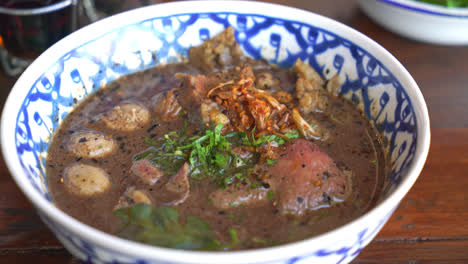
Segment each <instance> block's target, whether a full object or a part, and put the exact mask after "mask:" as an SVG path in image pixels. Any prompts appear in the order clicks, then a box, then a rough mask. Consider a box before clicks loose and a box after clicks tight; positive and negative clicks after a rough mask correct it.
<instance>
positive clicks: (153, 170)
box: [130, 159, 164, 185]
mask: <svg viewBox="0 0 468 264" xmlns="http://www.w3.org/2000/svg"><path fill="white" fill-rule="evenodd" d="M130 170H131V172H133V174H135V175H136V176H138V177H139V178H140V180H142V181H143V182H144V183H147V184H149V185H153V184H155V183H156V182H157V181H158V180H159V179H160V178H161V177H162V176H164V172H163V171H162V170H161V169H160V168H158V167H157V166H155V165H153V163H151V161H149V160H147V159H142V160H137V161H134V162H133V164H132V167H131V169H130Z"/></svg>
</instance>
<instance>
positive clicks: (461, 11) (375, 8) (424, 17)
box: [359, 0, 468, 45]
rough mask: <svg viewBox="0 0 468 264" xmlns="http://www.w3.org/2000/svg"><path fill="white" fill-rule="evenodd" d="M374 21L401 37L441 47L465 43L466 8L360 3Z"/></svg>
mask: <svg viewBox="0 0 468 264" xmlns="http://www.w3.org/2000/svg"><path fill="white" fill-rule="evenodd" d="M359 4H360V6H361V9H362V10H363V11H364V12H365V13H366V14H367V15H368V16H369V17H370V18H372V19H373V20H374V21H375V22H377V23H378V24H380V25H381V26H383V27H385V28H386V29H388V30H390V31H393V32H395V33H397V34H401V35H402V36H404V37H407V38H410V39H413V40H417V41H422V42H428V43H434V44H443V45H467V44H468V8H466V7H464V8H463V7H459V8H447V7H444V6H439V5H434V4H428V3H425V2H419V1H416V0H359Z"/></svg>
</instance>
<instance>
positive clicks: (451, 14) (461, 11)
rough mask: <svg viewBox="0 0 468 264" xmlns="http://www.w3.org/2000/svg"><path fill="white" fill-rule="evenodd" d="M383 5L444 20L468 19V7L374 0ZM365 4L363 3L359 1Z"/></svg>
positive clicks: (401, 0) (414, 1)
mask: <svg viewBox="0 0 468 264" xmlns="http://www.w3.org/2000/svg"><path fill="white" fill-rule="evenodd" d="M376 1H378V2H382V3H384V4H387V5H390V6H394V7H398V8H402V9H405V10H409V11H414V12H417V13H421V14H426V15H432V16H439V17H446V18H458V19H465V18H468V7H451V8H447V7H443V6H439V5H435V4H430V3H426V2H419V1H416V0H376ZM361 2H363V3H365V1H361Z"/></svg>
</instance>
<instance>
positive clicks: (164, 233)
mask: <svg viewBox="0 0 468 264" xmlns="http://www.w3.org/2000/svg"><path fill="white" fill-rule="evenodd" d="M114 214H115V215H116V216H117V217H118V218H119V219H120V220H121V221H122V223H123V228H122V229H121V230H120V232H118V235H119V236H121V237H123V238H127V239H131V240H135V241H138V242H142V243H146V244H150V245H154V246H161V247H168V248H176V249H189V250H217V249H219V248H222V245H221V244H220V242H219V241H217V240H216V239H215V237H214V233H213V232H212V231H211V228H210V226H209V225H208V224H207V223H205V222H203V221H202V220H200V219H198V218H196V217H193V216H187V218H186V219H185V224H184V225H181V224H180V222H179V214H178V212H177V210H176V209H175V208H172V207H159V208H154V207H152V206H150V205H147V204H137V205H134V206H131V207H126V208H121V209H119V210H116V211H115V212H114Z"/></svg>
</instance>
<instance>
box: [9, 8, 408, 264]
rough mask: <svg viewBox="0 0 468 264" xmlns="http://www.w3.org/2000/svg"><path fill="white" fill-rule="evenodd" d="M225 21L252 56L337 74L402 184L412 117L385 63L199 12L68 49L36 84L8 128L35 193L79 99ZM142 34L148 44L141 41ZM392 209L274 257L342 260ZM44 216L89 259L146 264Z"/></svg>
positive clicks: (282, 26) (334, 44)
mask: <svg viewBox="0 0 468 264" xmlns="http://www.w3.org/2000/svg"><path fill="white" fill-rule="evenodd" d="M228 26H232V27H234V28H235V30H236V38H237V40H238V42H239V43H240V45H241V47H242V48H243V49H244V51H245V52H246V53H247V54H248V55H249V56H251V57H253V58H263V59H265V60H267V61H269V62H271V63H275V64H278V65H280V66H283V67H290V66H292V65H293V64H294V62H295V61H296V60H297V59H298V58H301V59H302V60H303V61H306V62H308V63H309V64H310V65H312V66H313V67H314V68H315V69H316V70H317V72H319V73H320V74H321V75H322V76H323V77H324V78H326V79H330V78H331V77H333V76H334V75H336V74H337V75H338V76H339V80H340V82H341V83H342V88H341V93H342V94H343V95H344V96H345V97H346V98H349V99H350V100H352V101H353V102H355V103H356V104H357V105H358V106H359V107H361V108H362V109H363V111H364V112H365V113H366V114H367V116H368V117H369V118H370V119H371V120H372V121H373V122H375V124H376V126H377V127H378V128H379V130H380V131H381V132H382V133H383V135H384V136H385V138H386V140H387V141H388V144H389V152H390V154H391V160H392V164H393V168H392V169H393V170H392V171H393V173H392V175H391V178H390V179H388V180H389V181H390V186H393V187H395V186H397V185H398V184H399V182H400V180H401V177H402V173H403V172H404V171H405V169H406V168H408V166H409V165H410V164H411V162H412V160H413V157H414V153H415V148H416V142H417V133H416V117H415V113H414V110H413V107H412V104H411V101H410V99H409V97H408V95H407V94H406V92H405V90H404V88H403V87H402V86H401V84H400V82H399V81H398V80H397V79H396V78H395V77H394V76H393V75H392V73H391V72H390V71H389V70H388V69H387V68H386V67H385V65H383V64H382V63H381V62H380V61H379V60H378V59H376V58H375V57H373V56H372V54H370V53H369V52H367V51H366V50H364V49H363V48H361V47H359V46H357V45H356V44H354V43H353V42H351V41H349V40H347V39H344V38H342V37H339V36H337V35H335V34H333V33H331V32H329V31H327V30H326V29H323V28H318V27H314V26H312V25H307V24H303V23H299V22H295V21H290V20H281V19H276V18H272V17H267V16H260V15H253V14H252V15H245V14H236V13H206V14H184V15H177V16H169V17H157V18H153V19H149V20H145V21H141V22H139V23H137V24H132V25H128V26H125V27H123V28H120V29H118V30H114V31H112V32H109V33H107V34H105V35H103V36H100V37H99V38H97V39H95V40H93V41H91V42H88V43H86V44H84V45H82V46H79V47H77V48H75V49H73V50H70V51H69V52H68V53H67V54H65V55H64V56H62V57H61V58H60V59H59V60H58V61H57V62H56V63H55V64H54V65H52V66H51V67H50V68H48V69H47V70H45V72H44V74H43V75H42V76H41V77H40V78H38V79H37V80H35V82H34V85H33V86H32V87H31V89H30V91H29V93H28V95H27V97H26V98H25V100H24V101H23V103H22V106H21V110H20V112H19V113H18V116H17V123H16V130H15V132H16V133H15V135H16V139H15V141H16V150H17V152H18V156H19V157H20V163H21V166H22V168H23V170H24V172H25V174H26V175H27V177H28V179H29V181H30V182H31V184H32V185H33V186H34V187H35V189H36V190H37V191H38V192H40V193H41V194H42V195H43V196H44V197H45V198H46V199H48V200H49V201H51V198H50V195H49V194H48V191H47V186H46V181H45V179H44V178H43V177H44V175H45V174H44V171H45V165H46V164H45V157H46V154H47V149H48V146H49V140H50V137H51V135H52V133H53V131H55V129H57V127H58V126H59V125H60V123H61V122H62V121H63V120H64V119H65V117H66V116H67V114H68V113H69V112H70V111H71V110H72V109H73V107H74V106H75V105H76V104H77V103H78V102H80V101H81V100H83V99H84V98H85V97H86V96H88V95H89V94H92V93H94V92H95V91H97V90H98V89H99V88H100V87H102V86H104V85H106V84H108V83H110V82H112V81H113V80H115V79H117V78H119V77H121V76H124V75H128V74H131V73H134V72H138V71H142V70H145V69H148V68H151V67H154V66H155V65H158V64H165V63H171V62H176V61H181V60H183V59H184V58H185V57H186V55H187V52H188V49H189V48H190V47H191V46H194V45H198V44H200V43H201V42H202V41H204V40H206V39H207V38H210V37H211V36H213V35H215V34H216V33H218V32H220V31H221V30H223V29H224V28H226V27H228ZM141 39H144V40H145V41H138V40H141ZM194 40H196V41H194ZM390 214H391V213H389V214H387V215H385V216H383V217H382V218H381V221H379V222H378V223H374V226H371V227H367V228H366V229H364V230H362V231H361V232H359V234H358V235H357V237H355V238H352V237H349V238H347V239H346V241H343V242H342V243H339V244H337V245H326V246H327V247H324V248H323V249H311V253H310V254H309V255H306V256H296V257H294V258H290V259H284V260H278V262H275V263H314V261H318V260H319V259H320V261H319V262H320V263H348V262H349V261H351V260H352V259H353V258H354V257H355V256H356V255H357V254H358V253H359V252H360V250H361V249H362V248H363V247H364V246H365V245H366V244H367V243H369V242H370V241H371V239H372V238H373V237H374V236H375V234H376V233H377V232H378V231H379V230H380V229H381V227H382V226H383V224H384V223H385V222H386V220H387V219H388V218H389V217H390ZM41 216H42V218H43V219H44V221H45V222H46V223H47V225H48V226H49V227H50V228H51V229H52V230H53V231H54V232H55V233H56V235H57V237H58V238H59V239H60V240H61V241H62V242H63V243H64V245H65V246H66V247H67V248H68V249H69V250H70V251H71V252H73V253H74V254H76V255H77V256H80V257H81V258H82V259H85V260H87V261H88V262H93V263H104V262H105V263H152V262H149V261H148V262H147V261H144V260H135V259H133V258H132V257H131V256H125V255H123V254H122V253H121V252H114V251H112V250H111V249H109V248H103V247H102V246H97V245H92V244H90V243H89V242H87V241H84V240H82V239H81V238H80V237H79V235H78V234H71V233H70V232H69V231H67V230H66V229H65V228H63V227H61V226H60V225H58V224H56V223H54V221H53V220H52V219H49V218H48V217H46V216H45V215H41ZM158 263H160V262H158ZM317 263H318V262H317Z"/></svg>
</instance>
